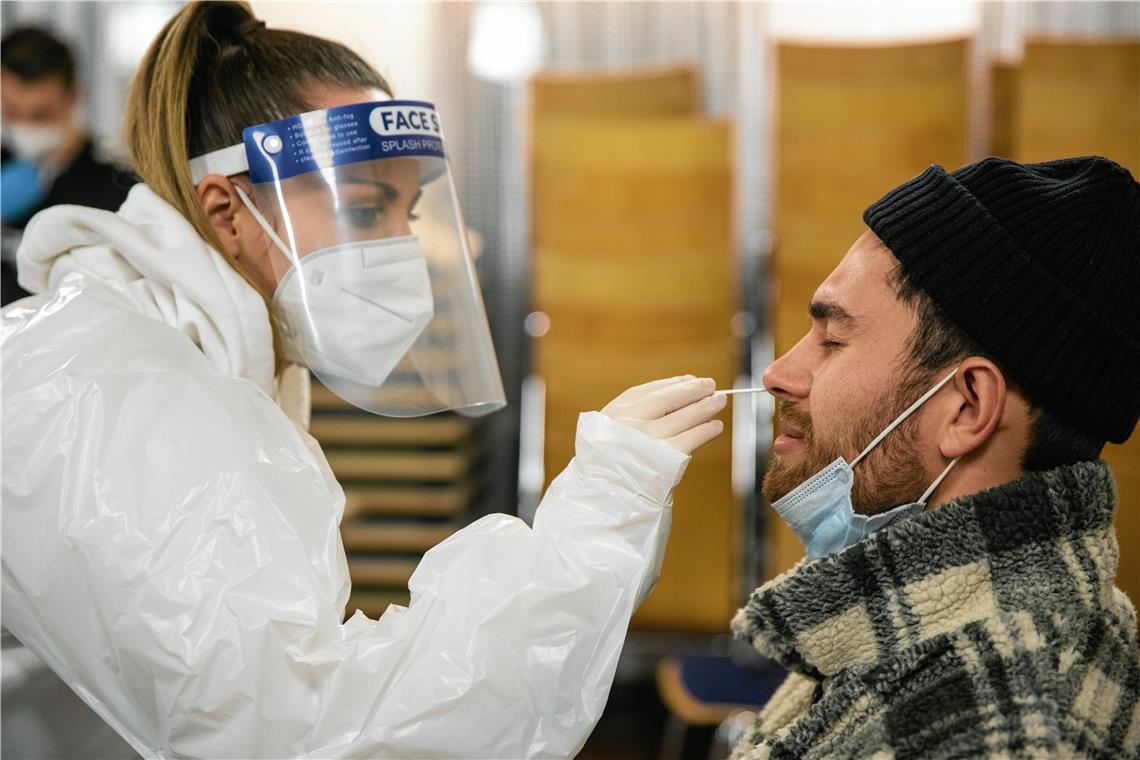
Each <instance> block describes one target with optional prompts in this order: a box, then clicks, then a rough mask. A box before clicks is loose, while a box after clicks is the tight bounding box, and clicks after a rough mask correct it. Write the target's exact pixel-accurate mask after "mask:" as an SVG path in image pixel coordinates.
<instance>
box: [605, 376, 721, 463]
mask: <svg viewBox="0 0 1140 760" xmlns="http://www.w3.org/2000/svg"><path fill="white" fill-rule="evenodd" d="M715 390H716V383H715V382H714V381H713V380H712V378H708V377H706V378H703V379H697V378H695V377H693V376H692V375H684V376H681V377H670V378H667V379H665V380H654V381H653V382H651V383H645V384H644V385H637V386H634V387H633V388H630V389H629V390H627V391H626V392H625V393H623V394H621V395H620V396H618V397H617V398H615V399H614V400H613V401H611V402H610V403H609V404H607V405H606V407H605V408H604V409H602V414H604V415H606V416H607V417H612V418H613V419H615V420H617V421H618V422H623V423H625V424H626V425H630V426H631V427H635V428H637V429H638V430H641V431H642V432H644V433H648V434H649V435H652V436H654V437H656V438H660V439H662V440H664V441H666V442H667V443H669V444H670V445H671V446H673V448H675V449H677V450H678V451H680V452H682V453H684V454H692V453H693V452H694V451H696V450H697V449H699V448H700V447H702V446H704V445H705V444H706V443H709V442H710V441H712V440H713V439H715V438H716V437H717V436H718V435H720V434H721V433H722V432H723V431H724V423H723V422H721V421H720V420H717V419H713V418H714V417H715V416H716V415H717V414H719V413H720V412H721V410H722V409H724V407H725V404H726V403H728V397H727V396H725V395H724V394H722V393H715Z"/></svg>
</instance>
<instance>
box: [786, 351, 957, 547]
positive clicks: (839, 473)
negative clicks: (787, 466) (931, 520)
mask: <svg viewBox="0 0 1140 760" xmlns="http://www.w3.org/2000/svg"><path fill="white" fill-rule="evenodd" d="M957 372H958V370H957V369H955V370H954V371H953V372H951V373H950V374H949V375H947V376H946V377H944V378H943V379H942V380H940V381H939V382H938V383H937V384H935V386H934V387H933V388H931V389H930V390H928V391H927V392H926V393H924V394H923V395H922V396H921V397H920V398H919V399H918V400H917V401H915V402H914V403H913V404H911V405H910V407H908V408H907V409H906V411H904V412H903V413H902V414H900V415H899V416H898V417H897V418H896V419H895V421H894V422H892V423H891V424H890V425H888V426H887V427H886V429H885V430H883V432H881V433H879V434H878V435H877V436H875V439H874V440H873V441H871V443H870V444H868V446H867V448H865V449H863V451H862V452H861V453H860V454H859V456H857V457H855V459H854V460H853V461H852V462H851V464H848V463H847V460H846V459H844V458H843V457H839V458H838V459H836V460H835V461H834V462H832V463H831V464H829V465H827V466H826V467H824V468H823V469H822V470H820V471H819V472H817V473H816V474H815V475H812V476H811V477H810V478H808V479H807V480H805V481H804V482H803V483H800V484H799V485H798V486H796V487H795V488H794V489H792V490H791V491H789V492H788V493H787V494H786V495H784V497H783V498H781V499H777V500H776V501H775V502H774V503H773V504H772V508H773V509H775V510H776V512H777V513H779V515H780V517H782V518H783V519H784V521H785V522H787V524H788V527H790V528H791V529H792V530H793V531H794V532H795V534H796V536H798V537H799V539H800V541H801V542H803V545H804V548H805V549H806V550H807V557H808V559H818V558H820V557H823V556H826V555H828V554H833V553H835V552H837V551H839V550H840V549H843V548H846V547H848V546H850V545H852V544H855V543H858V542H859V541H862V540H863V539H864V538H866V537H867V536H869V535H871V534H872V533H874V532H875V531H877V530H881V529H883V528H885V527H887V526H888V525H892V524H894V523H896V522H899V521H900V520H905V519H906V518H908V517H910V516H912V515H915V514H918V513H919V512H921V511H923V510H924V509H926V500H927V499H928V498H930V494H932V493H934V490H935V489H936V488H938V485H939V484H940V483H941V482H942V480H943V479H944V478H945V477H946V476H947V475H948V474H949V473H950V469H951V468H952V467H953V466H954V465H955V464H957V463H958V458H955V459H954V460H953V461H951V462H950V464H948V465H947V466H946V469H944V470H943V471H942V474H941V475H939V476H938V477H937V478H935V479H934V482H933V483H931V484H930V487H929V488H927V489H926V492H925V493H923V494H922V496H920V497H919V499H918V501H915V502H911V503H910V504H901V505H899V506H897V507H894V508H893V509H889V510H887V511H886V512H880V513H879V514H876V515H860V514H856V513H855V509H854V507H853V506H852V504H851V489H852V487H853V486H854V485H855V472H854V467H855V465H857V464H859V462H860V461H861V460H862V459H863V457H865V456H867V454H869V453H870V452H871V450H872V449H874V448H875V447H876V446H878V445H879V443H880V442H881V441H882V440H883V439H884V438H886V437H887V434H888V433H890V432H891V431H892V430H894V429H895V428H896V427H898V426H899V425H901V424H902V422H903V420H905V419H906V418H907V417H909V416H910V415H911V414H913V413H914V412H915V411H916V410H917V409H918V408H919V407H920V406H922V405H923V404H924V403H926V401H927V400H928V399H929V398H930V397H931V396H933V395H934V394H935V393H937V392H938V390H939V389H940V388H942V386H944V385H946V383H948V382H950V380H951V379H953V377H954V375H955V374H957Z"/></svg>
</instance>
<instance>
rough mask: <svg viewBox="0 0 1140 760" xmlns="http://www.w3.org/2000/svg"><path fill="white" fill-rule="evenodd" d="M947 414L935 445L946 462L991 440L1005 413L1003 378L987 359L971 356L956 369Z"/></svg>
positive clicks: (1000, 372) (994, 365) (999, 371)
mask: <svg viewBox="0 0 1140 760" xmlns="http://www.w3.org/2000/svg"><path fill="white" fill-rule="evenodd" d="M951 387H952V388H954V390H955V391H957V393H955V394H954V400H953V402H952V403H953V404H954V405H955V406H954V408H953V409H951V413H950V414H948V415H947V416H946V418H945V421H944V422H943V424H942V429H941V430H940V431H939V437H938V445H939V449H940V450H941V453H942V456H944V457H946V458H947V459H953V458H954V457H960V456H965V455H966V454H969V453H970V452H972V451H975V450H977V449H978V448H980V447H982V446H983V445H984V444H985V443H986V441H988V440H989V439H990V437H991V436H993V434H994V431H995V430H997V428H998V424H999V423H1000V422H1001V418H1002V414H1003V412H1004V411H1005V402H1006V393H1007V391H1006V385H1005V375H1003V374H1002V371H1001V370H1000V369H998V367H997V365H996V364H994V363H993V362H991V361H990V360H989V359H984V358H982V357H980V356H971V357H969V358H967V359H966V360H965V361H963V362H962V363H961V364H960V365H959V366H958V373H957V374H956V375H955V376H954V380H953V384H952V386H951Z"/></svg>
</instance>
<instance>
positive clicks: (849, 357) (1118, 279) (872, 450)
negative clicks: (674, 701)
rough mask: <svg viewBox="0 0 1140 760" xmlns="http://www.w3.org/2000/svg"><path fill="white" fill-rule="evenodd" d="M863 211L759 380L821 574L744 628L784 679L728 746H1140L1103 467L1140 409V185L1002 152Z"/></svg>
mask: <svg viewBox="0 0 1140 760" xmlns="http://www.w3.org/2000/svg"><path fill="white" fill-rule="evenodd" d="M863 219H864V221H865V222H866V224H867V227H868V229H867V231H866V232H865V233H864V234H863V235H862V236H861V237H860V238H859V239H858V240H856V241H855V243H854V245H853V246H852V247H851V249H850V250H849V251H848V252H847V254H846V256H845V257H844V258H843V261H842V262H841V263H840V264H839V266H838V267H837V268H836V269H835V271H834V272H832V274H831V275H830V276H829V277H828V278H827V279H826V280H825V281H824V283H823V284H822V285H820V287H819V288H818V290H817V291H816V293H815V295H814V297H813V300H812V303H811V306H810V309H811V314H812V317H813V325H812V328H811V331H810V332H809V333H808V334H807V335H806V336H805V337H804V338H803V339H802V340H801V341H800V342H799V343H797V344H796V345H795V346H794V347H793V348H792V349H791V350H790V351H788V352H787V353H786V354H785V355H784V356H782V357H780V358H779V359H778V360H777V361H776V362H775V363H773V364H772V365H771V366H770V367H769V368H768V370H767V372H766V373H765V375H764V385H765V387H766V388H768V389H769V390H770V391H771V392H772V393H773V395H774V397H775V398H776V400H777V423H778V426H779V429H780V435H779V436H778V437H777V439H776V440H775V442H774V443H773V455H772V462H771V465H770V468H769V471H768V475H767V477H766V478H765V481H764V494H765V496H766V497H767V499H768V500H769V501H770V502H771V503H772V505H773V507H774V508H775V509H776V511H777V512H778V513H779V514H780V516H781V517H782V518H784V519H785V520H786V521H787V522H788V523H789V525H790V526H791V527H792V529H793V530H794V531H795V532H796V533H797V535H798V536H799V537H800V538H801V539H802V540H803V542H804V544H805V546H806V547H807V553H808V559H807V560H805V561H804V562H802V563H801V564H799V565H797V566H796V567H795V568H793V569H792V570H791V571H789V572H788V573H786V574H784V575H782V576H780V577H778V578H776V579H774V580H772V581H770V582H769V583H767V584H765V585H764V586H762V587H760V588H759V589H757V590H756V591H755V592H754V593H753V595H752V597H751V598H750V599H749V601H748V603H747V605H746V606H745V607H744V608H743V609H742V610H740V612H739V613H738V614H737V616H736V618H735V620H734V621H733V628H734V630H735V632H736V634H737V635H738V636H739V637H741V638H744V639H746V640H748V641H749V642H751V643H752V644H753V645H754V646H755V647H756V648H757V649H759V650H760V652H761V653H763V654H765V655H767V656H769V657H771V658H773V659H775V660H777V661H779V662H780V663H781V664H782V665H784V666H785V667H787V668H788V669H789V671H790V675H789V676H788V678H787V680H786V681H785V683H784V684H783V685H782V686H781V687H780V689H779V691H777V692H776V694H775V695H774V696H773V697H772V699H771V701H770V702H769V703H768V705H767V707H766V708H765V709H764V710H763V711H762V712H761V713H760V715H759V716H758V718H757V720H756V722H755V724H754V726H753V727H752V728H751V730H749V731H748V732H747V733H746V735H745V737H744V739H743V741H742V742H741V743H740V744H739V746H738V747H737V748H736V752H735V753H734V757H740V758H743V757H747V758H761V757H763V758H767V757H772V758H815V757H818V758H824V757H883V758H886V757H900V758H901V757H922V758H938V757H951V756H953V757H1104V758H1120V757H1137V756H1138V754H1140V700H1138V696H1140V694H1138V693H1140V649H1138V647H1137V633H1136V613H1135V610H1134V609H1133V607H1132V605H1131V604H1130V602H1129V601H1128V599H1127V597H1126V596H1125V595H1124V594H1123V593H1122V592H1121V591H1120V590H1119V589H1117V588H1115V584H1114V582H1115V577H1116V567H1117V558H1118V554H1119V550H1118V547H1117V543H1116V538H1115V534H1114V531H1113V515H1114V511H1115V508H1116V494H1115V486H1114V484H1113V480H1112V475H1111V472H1110V471H1109V469H1108V467H1107V465H1105V464H1104V463H1103V462H1101V461H1098V457H1099V455H1100V451H1101V449H1102V447H1103V446H1104V444H1105V442H1106V441H1113V442H1123V441H1125V440H1126V439H1127V438H1128V437H1129V436H1130V435H1131V434H1132V432H1133V430H1134V428H1135V427H1136V422H1137V418H1138V417H1140V185H1137V183H1136V181H1135V179H1134V178H1133V177H1132V176H1131V175H1130V174H1129V173H1128V171H1127V170H1125V169H1124V168H1122V167H1121V166H1119V165H1117V164H1115V163H1113V162H1112V161H1110V160H1108V159H1105V158H1100V157H1096V156H1092V157H1083V158H1070V159H1063V160H1059V161H1051V162H1048V163H1041V164H1018V163H1014V162H1012V161H1007V160H1003V159H996V158H990V159H986V160H984V161H981V162H979V163H976V164H972V165H970V166H966V167H963V168H962V169H959V170H957V171H954V172H947V171H945V170H944V169H943V168H942V167H940V166H932V167H930V168H929V169H927V170H926V171H925V172H923V173H922V174H921V175H919V176H918V177H915V178H914V179H912V180H910V181H909V182H906V183H904V184H903V185H901V186H899V187H897V188H895V189H894V190H892V191H891V192H889V193H888V194H887V195H885V196H884V197H883V198H881V199H880V200H879V201H877V202H875V203H874V204H872V205H871V206H870V207H869V208H868V209H867V210H866V212H865V213H864V215H863Z"/></svg>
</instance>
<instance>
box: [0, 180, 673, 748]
mask: <svg viewBox="0 0 1140 760" xmlns="http://www.w3.org/2000/svg"><path fill="white" fill-rule="evenodd" d="M140 187H142V188H143V189H142V190H141V191H140V190H139V188H136V189H135V191H133V192H132V197H131V199H129V200H128V202H127V205H126V206H124V209H123V210H122V211H120V212H119V215H118V216H117V217H115V215H110V214H107V216H109V217H115V218H114V219H110V220H108V219H107V218H106V217H103V216H98V215H99V214H106V212H95V211H91V210H79V209H71V210H66V209H65V210H63V211H61V212H60V213H58V214H55V215H52V216H48V217H47V218H46V219H44V218H40V219H39V223H40V224H39V226H41V227H43V229H41V230H40V232H39V233H36V230H35V226H36V223H35V222H33V227H31V228H29V234H30V235H31V236H32V237H31V244H30V245H28V244H26V245H25V248H26V250H25V249H22V250H21V254H20V256H21V262H20V265H21V280H22V282H26V283H27V284H31V285H33V286H34V287H35V288H36V289H37V290H39V291H41V295H38V296H34V297H32V298H30V299H25V300H24V301H21V302H17V303H16V304H14V305H12V306H10V307H8V308H7V309H5V311H4V315H3V325H2V353H3V356H2V359H3V367H2V372H3V389H2V390H3V410H2V412H3V476H2V484H3V494H2V505H3V528H4V530H3V553H2V571H3V573H2V577H3V623H4V625H5V627H6V628H8V629H9V630H10V631H11V632H12V633H13V634H15V635H16V636H17V637H18V638H19V639H20V640H21V641H23V642H24V643H25V644H26V645H27V646H28V647H29V648H30V649H32V650H33V651H34V652H35V653H36V654H38V655H39V656H40V657H41V658H43V660H44V661H45V662H47V664H48V665H49V666H50V667H51V668H52V669H53V670H54V671H55V672H56V673H57V674H58V675H59V676H60V677H61V678H62V679H63V680H64V681H65V682H66V683H67V684H68V685H69V686H71V688H72V689H73V690H74V691H75V692H76V693H77V694H78V695H79V696H80V697H81V698H82V699H83V700H84V701H85V702H86V703H87V704H89V705H90V706H91V707H92V708H93V709H94V710H95V711H96V712H97V713H98V714H99V715H100V716H101V717H102V718H103V719H104V720H106V721H107V722H108V723H109V724H111V725H112V726H113V727H114V728H115V729H116V730H117V731H118V732H119V733H120V734H121V735H122V736H123V737H124V738H125V739H126V740H127V741H129V742H130V743H131V745H132V746H133V747H134V748H135V749H136V750H137V751H138V752H139V753H141V754H142V755H144V756H147V757H275V758H276V757H346V756H351V757H364V756H368V757H399V758H412V757H417V758H429V757H470V758H473V757H498V758H509V757H569V756H573V755H574V754H575V753H576V752H577V751H578V750H579V749H580V748H581V746H582V744H583V743H584V742H585V739H586V737H587V736H588V735H589V733H590V731H591V729H592V728H593V726H594V724H595V723H596V721H597V720H598V717H599V716H600V714H601V712H602V709H603V707H604V705H605V702H606V698H607V696H608V693H609V689H610V684H611V682H612V679H613V675H614V670H615V667H616V665H617V659H618V655H619V652H620V649H621V646H622V643H623V641H624V636H625V631H626V627H627V624H628V622H629V618H630V615H631V614H632V612H633V611H634V610H635V609H636V607H637V605H638V604H639V603H640V602H641V601H642V599H644V597H645V595H646V594H647V593H648V592H649V590H650V589H651V588H652V586H653V583H654V582H655V580H656V578H657V573H658V571H659V569H660V564H661V560H662V556H663V551H664V548H665V542H666V539H667V536H668V532H669V524H670V513H671V498H672V497H671V494H672V490H673V488H674V487H675V485H676V484H677V482H678V481H679V480H680V477H681V475H682V473H683V471H684V468H685V466H686V464H687V462H688V457H686V456H684V455H683V454H681V453H680V452H678V451H676V450H675V449H673V448H672V447H670V446H669V445H668V444H666V443H664V442H663V441H660V440H657V439H654V438H651V437H649V436H647V435H645V434H643V433H640V432H638V431H636V430H634V429H632V428H629V427H626V426H624V425H622V424H621V423H618V422H615V421H614V420H612V419H610V418H608V417H605V416H603V415H601V414H598V413H589V414H585V415H583V416H582V418H581V420H580V422H579V428H578V437H577V456H576V458H575V459H574V460H573V461H572V462H571V463H570V465H569V466H568V467H567V469H566V470H565V471H564V472H563V473H562V474H561V475H559V476H558V478H557V479H556V480H555V481H554V483H553V484H552V485H551V487H550V489H549V491H548V492H547V494H546V497H545V498H544V500H543V502H542V504H541V506H540V507H539V509H538V512H537V516H536V518H535V522H534V527H533V529H532V528H530V527H528V526H527V525H526V524H525V523H523V522H522V521H520V520H519V519H517V518H515V517H510V516H507V515H502V514H498V515H490V516H487V517H484V518H483V519H480V520H478V521H476V522H475V523H473V524H472V525H470V526H468V527H467V528H465V529H463V530H461V531H459V532H458V533H456V534H455V535H453V536H451V537H450V538H448V539H447V540H445V541H444V542H443V543H441V544H439V545H438V546H436V547H435V548H433V549H432V550H431V551H429V552H428V553H427V554H426V555H425V556H424V558H423V560H422V561H421V562H420V564H419V567H418V568H417V570H416V571H415V573H414V575H413V576H412V578H411V580H410V582H409V588H410V590H411V603H410V605H409V607H407V608H403V607H391V608H389V610H388V611H387V612H386V613H385V614H384V615H383V616H381V617H380V619H379V620H372V619H369V618H368V617H366V616H365V615H364V614H363V613H361V612H359V611H357V612H356V613H355V614H354V615H352V616H351V617H349V618H348V620H347V622H342V620H343V615H344V611H345V610H344V607H345V604H346V601H347V599H348V593H349V581H348V573H347V565H346V561H345V556H344V550H343V547H342V545H341V541H340V534H339V521H340V517H341V513H342V509H343V504H344V495H343V492H342V491H341V488H340V487H339V485H337V483H336V481H335V480H334V479H333V476H332V474H331V472H330V470H329V468H328V465H327V463H326V461H325V458H324V456H323V454H322V453H321V451H320V449H319V447H318V446H317V444H316V442H315V441H314V440H313V439H312V438H311V437H309V436H308V435H307V433H305V432H304V431H303V430H302V429H301V428H299V427H297V426H296V425H295V424H293V423H292V422H291V421H290V420H289V419H288V418H287V417H286V416H285V414H284V413H283V412H282V411H281V410H280V409H279V408H278V407H277V406H276V405H275V404H274V402H273V401H272V400H271V399H270V397H269V396H268V395H267V393H266V390H265V387H264V386H265V381H266V377H265V375H264V372H262V371H261V370H262V369H263V367H262V365H263V363H264V357H262V356H260V354H258V356H257V357H256V359H251V358H250V357H251V355H253V354H257V352H259V351H263V347H261V346H260V342H261V341H264V340H266V339H267V336H268V327H267V326H265V327H264V328H262V326H261V325H260V324H252V325H245V326H239V328H240V329H239V328H235V327H234V326H233V325H232V324H228V325H227V324H220V323H218V318H217V316H216V315H218V314H222V313H227V314H228V315H229V316H230V317H231V318H232V317H233V316H234V315H239V316H241V317H242V319H246V320H248V319H249V318H250V316H249V315H256V314H257V313H258V311H257V309H258V304H257V300H256V296H255V295H254V296H252V297H251V296H250V295H249V294H248V293H244V291H242V290H241V287H243V286H244V283H242V282H240V281H239V282H237V283H235V282H234V281H233V280H232V279H229V278H231V277H232V276H235V275H233V273H232V271H228V267H227V265H226V264H225V263H224V262H221V263H220V264H219V262H218V261H213V260H212V261H210V262H208V264H207V265H203V266H199V268H198V269H197V270H195V271H196V272H197V275H201V276H202V277H204V278H205V280H202V281H199V280H196V279H195V276H197V275H194V274H193V273H191V274H190V275H187V274H186V272H181V271H179V272H175V273H172V271H171V269H170V266H175V265H169V264H168V262H169V261H170V260H171V259H177V257H178V256H183V257H187V256H191V255H194V256H204V257H207V258H208V257H209V256H213V257H216V258H220V257H218V255H217V254H216V253H214V252H213V251H210V250H209V249H205V252H204V253H203V252H201V250H199V251H194V250H190V251H187V250H185V249H186V248H187V247H188V246H190V242H189V240H190V238H189V237H186V230H181V231H180V229H181V228H178V227H177V224H178V223H179V222H180V223H181V224H182V225H183V226H184V227H187V228H188V225H185V222H184V221H181V217H177V215H176V214H175V217H176V219H177V222H176V221H175V220H174V219H169V218H167V217H168V216H169V215H171V214H174V212H173V210H172V209H170V208H169V207H167V206H165V204H163V203H162V202H161V201H159V200H158V199H157V198H156V197H154V196H153V194H150V192H149V190H147V189H146V188H145V186H140ZM132 203H133V204H134V205H133V206H132ZM68 214H70V216H68ZM132 214H133V215H134V217H133V218H132ZM156 219H157V220H158V221H159V222H163V223H161V224H158V223H156V222H155V220H156ZM120 222H123V223H124V224H126V227H124V228H123V229H117V228H116V225H118V224H119V223H120ZM112 228H115V229H112ZM131 230H134V232H131ZM128 232H129V233H130V234H136V233H137V235H138V236H139V237H138V239H133V238H132V239H130V240H126V239H125V238H124V237H123V236H122V235H121V234H120V233H123V234H126V233H128ZM37 235H38V237H37ZM179 235H183V237H184V238H185V239H182V238H180V237H179ZM128 237H129V235H128ZM194 239H195V240H196V239H197V238H196V237H195V238H194ZM45 240H46V241H48V243H45V244H44V245H42V246H40V247H38V248H37V241H41V242H42V241H45ZM69 241H70V243H73V244H74V243H76V241H78V243H81V244H82V245H83V246H87V247H86V248H83V247H78V248H77V247H74V246H73V247H70V248H69V247H68V244H69ZM100 241H102V243H100ZM197 245H198V246H199V249H204V248H205V247H204V245H203V244H202V243H201V242H200V241H199V242H198V243H197ZM132 246H134V247H133V248H132ZM171 247H173V248H174V250H171ZM128 249H130V250H128ZM152 249H153V250H152ZM163 257H166V258H165V259H164V258H163ZM176 266H178V267H180V266H182V264H178V265H176ZM191 269H193V268H192V267H191ZM25 271H27V272H29V273H30V274H28V275H27V276H26V277H25V275H24V272H25ZM218 277H220V278H222V279H223V282H220V283H219V282H216V281H214V280H212V279H210V278H215V279H216V278H218ZM179 278H182V279H179ZM244 287H246V288H248V286H244ZM235 293H237V294H239V295H240V298H237V297H235V295H234V294H235ZM212 298H217V299H222V301H223V302H222V303H219V304H211V303H210V299H212ZM227 299H228V300H227ZM242 299H244V300H242ZM235 303H236V304H237V305H236V306H235ZM262 308H263V307H262ZM227 309H229V311H228V312H227V311H226V310H227ZM188 315H189V316H188ZM262 316H263V313H262ZM222 321H223V322H224V320H222ZM204 336H205V337H204ZM219 336H221V337H219ZM251 336H253V337H251ZM243 340H244V341H248V342H250V344H251V345H253V344H257V345H256V346H254V348H250V347H249V346H246V347H245V348H242V347H240V346H235V343H240V342H241V341H243ZM209 341H215V342H216V341H222V343H223V344H224V345H213V344H210V343H209ZM227 341H228V343H227ZM268 356H269V357H270V359H271V357H272V354H271V352H270V353H269V354H268ZM242 367H244V368H246V371H242V372H238V371H235V368H242ZM250 368H253V369H250ZM254 370H256V371H254ZM259 372H260V373H261V374H260V375H259V374H258V373H259ZM271 377H272V373H270V375H269V378H270V379H271ZM258 380H259V381H258Z"/></svg>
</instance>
